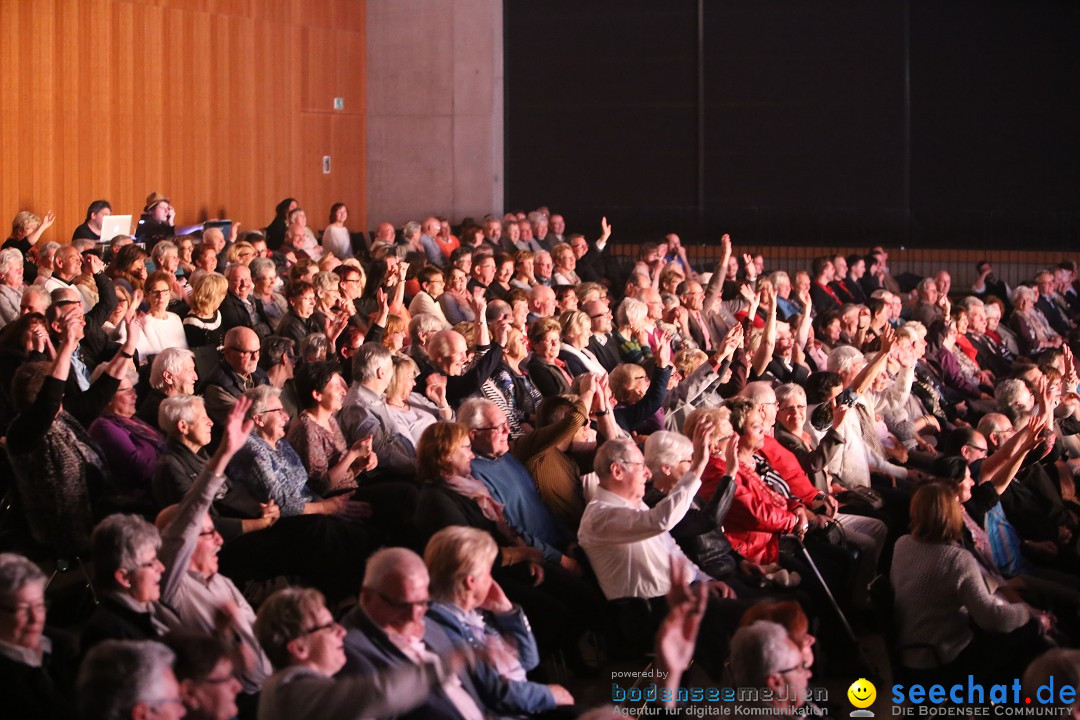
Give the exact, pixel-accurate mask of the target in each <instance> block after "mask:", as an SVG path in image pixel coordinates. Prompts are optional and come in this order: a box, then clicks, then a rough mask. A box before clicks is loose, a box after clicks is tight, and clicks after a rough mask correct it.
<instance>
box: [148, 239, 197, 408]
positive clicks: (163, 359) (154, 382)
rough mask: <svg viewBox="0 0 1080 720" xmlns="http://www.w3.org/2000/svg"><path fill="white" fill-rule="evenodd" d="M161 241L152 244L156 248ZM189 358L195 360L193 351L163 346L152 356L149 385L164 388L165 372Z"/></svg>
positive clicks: (174, 370) (178, 369)
mask: <svg viewBox="0 0 1080 720" xmlns="http://www.w3.org/2000/svg"><path fill="white" fill-rule="evenodd" d="M160 245H161V243H158V244H157V245H155V246H154V249H155V250H156V249H157V248H158V247H159V246H160ZM188 359H190V360H191V361H192V362H194V361H195V353H193V352H191V351H190V350H188V349H186V348H178V347H170V348H165V349H164V350H162V351H161V352H159V353H158V354H157V357H155V358H154V363H153V365H151V366H150V387H152V388H154V389H155V390H162V391H164V390H165V373H170V374H172V375H174V376H175V375H176V374H177V373H179V372H180V366H181V365H182V364H183V362H184V361H185V360H188Z"/></svg>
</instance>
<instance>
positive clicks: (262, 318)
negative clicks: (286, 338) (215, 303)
mask: <svg viewBox="0 0 1080 720" xmlns="http://www.w3.org/2000/svg"><path fill="white" fill-rule="evenodd" d="M225 278H226V279H227V280H228V281H229V291H228V293H226V295H225V299H224V300H222V302H221V326H222V327H223V328H225V330H226V331H228V330H231V329H232V328H234V327H247V328H251V329H252V330H254V331H255V333H256V334H257V335H258V336H259V337H260V338H264V337H266V336H267V335H269V334H270V333H271V330H270V320H269V318H267V317H266V315H265V314H264V313H263V309H262V300H259V299H258V298H257V297H255V296H254V295H252V292H253V291H254V290H255V283H254V282H252V279H251V269H250V268H249V267H248V266H247V265H242V264H241V263H234V264H232V265H230V266H229V267H228V268H227V269H226V270H225Z"/></svg>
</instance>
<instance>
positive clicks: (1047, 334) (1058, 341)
mask: <svg viewBox="0 0 1080 720" xmlns="http://www.w3.org/2000/svg"><path fill="white" fill-rule="evenodd" d="M1038 299H1039V292H1038V290H1036V289H1035V288H1033V287H1028V286H1026V285H1020V286H1019V287H1017V288H1016V289H1015V290H1013V293H1012V303H1013V313H1012V317H1011V318H1010V320H1009V324H1010V325H1011V327H1012V329H1013V330H1014V331H1015V333H1016V339H1017V341H1018V342H1019V345H1020V352H1022V353H1024V354H1025V355H1027V356H1028V357H1035V356H1036V355H1037V354H1039V352H1041V351H1042V350H1047V349H1049V348H1056V347H1061V345H1062V338H1061V336H1060V335H1058V334H1057V333H1056V332H1055V331H1054V329H1053V328H1052V327H1050V323H1049V322H1048V321H1047V319H1046V316H1044V315H1043V314H1042V313H1041V312H1039V309H1038V308H1036V307H1035V303H1036V301H1038Z"/></svg>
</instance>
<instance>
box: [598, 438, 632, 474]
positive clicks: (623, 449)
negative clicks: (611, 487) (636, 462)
mask: <svg viewBox="0 0 1080 720" xmlns="http://www.w3.org/2000/svg"><path fill="white" fill-rule="evenodd" d="M635 447H636V446H635V445H634V441H633V440H631V439H630V438H616V439H614V440H608V441H607V442H605V443H604V444H603V445H601V446H600V449H599V450H597V451H596V459H595V460H594V461H593V470H594V471H595V472H596V474H597V475H599V476H600V477H602V478H608V477H611V466H612V465H614V464H615V463H619V464H620V465H621V464H624V463H627V462H631V461H632V460H633V450H634V448H635Z"/></svg>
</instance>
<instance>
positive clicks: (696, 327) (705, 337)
mask: <svg viewBox="0 0 1080 720" xmlns="http://www.w3.org/2000/svg"><path fill="white" fill-rule="evenodd" d="M675 292H676V294H678V296H679V302H681V303H682V305H683V307H684V308H686V314H687V324H688V325H689V326H690V338H691V339H692V340H693V341H694V344H695V345H697V346H698V349H700V350H704V351H705V352H707V353H711V352H712V351H713V349H714V348H713V341H712V333H710V332H709V325H708V323H706V322H705V316H704V315H703V314H702V312H701V309H702V306H703V304H704V302H705V291H704V290H703V289H702V287H701V283H699V282H697V281H696V280H684V281H683V282H681V283H679V287H678V288H676V289H675Z"/></svg>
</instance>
